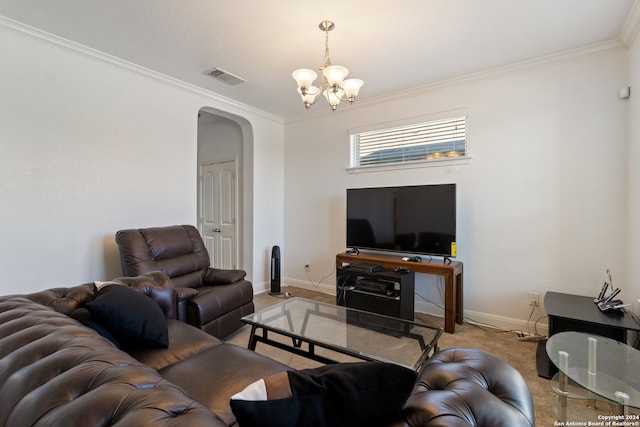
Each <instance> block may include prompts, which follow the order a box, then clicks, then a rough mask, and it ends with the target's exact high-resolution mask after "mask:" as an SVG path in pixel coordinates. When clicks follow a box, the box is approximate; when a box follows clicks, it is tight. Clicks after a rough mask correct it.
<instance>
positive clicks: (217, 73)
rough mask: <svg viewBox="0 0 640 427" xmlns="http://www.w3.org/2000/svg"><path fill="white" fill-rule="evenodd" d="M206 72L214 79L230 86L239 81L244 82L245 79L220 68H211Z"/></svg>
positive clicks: (237, 83)
mask: <svg viewBox="0 0 640 427" xmlns="http://www.w3.org/2000/svg"><path fill="white" fill-rule="evenodd" d="M207 74H209V75H210V76H211V77H215V78H216V79H218V80H220V81H222V82H225V83H226V84H228V85H232V86H234V85H239V84H240V83H244V82H246V80H244V79H242V78H240V77H238V76H235V75H233V74H231V73H230V72H228V71H225V70H222V69H220V68H214V69H213V70H211V71H208V72H207Z"/></svg>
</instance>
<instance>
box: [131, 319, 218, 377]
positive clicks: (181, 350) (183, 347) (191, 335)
mask: <svg viewBox="0 0 640 427" xmlns="http://www.w3.org/2000/svg"><path fill="white" fill-rule="evenodd" d="M167 329H168V331H169V347H167V348H148V347H137V348H131V349H127V352H128V353H129V354H130V355H132V356H133V357H135V358H136V359H138V360H139V361H140V362H142V363H144V364H145V365H147V366H149V367H151V368H153V369H155V370H156V371H159V370H160V369H163V368H166V367H167V366H170V365H173V364H174V363H176V362H180V361H181V360H184V359H186V358H188V357H190V356H193V355H194V354H197V353H200V352H201V351H203V350H205V349H207V348H210V347H215V346H217V345H220V344H222V341H220V340H219V339H218V338H216V337H214V336H213V335H209V334H208V333H206V332H205V331H203V330H201V329H198V328H196V327H194V326H191V325H188V324H186V323H184V322H182V321H180V320H175V319H169V320H167Z"/></svg>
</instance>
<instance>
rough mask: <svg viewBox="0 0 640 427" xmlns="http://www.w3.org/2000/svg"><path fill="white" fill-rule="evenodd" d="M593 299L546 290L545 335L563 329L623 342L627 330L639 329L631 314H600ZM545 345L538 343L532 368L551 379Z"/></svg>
mask: <svg viewBox="0 0 640 427" xmlns="http://www.w3.org/2000/svg"><path fill="white" fill-rule="evenodd" d="M593 298H594V297H593V296H590V297H588V296H581V295H571V294H563V293H560V292H547V293H546V294H545V295H544V309H545V311H546V312H547V315H548V316H549V336H552V335H553V334H557V333H558V332H566V331H576V332H588V333H591V334H596V335H601V336H603V337H607V338H611V339H614V340H616V341H620V342H622V343H626V342H627V331H630V330H631V331H640V325H638V324H637V323H636V322H635V321H634V320H633V319H632V318H631V316H620V315H617V314H606V313H603V312H602V311H600V309H599V308H598V307H597V306H596V305H595V304H594V302H593ZM545 345H546V340H545V341H540V343H539V344H538V349H537V352H536V367H537V369H538V375H539V376H540V377H543V378H551V377H553V375H554V374H555V373H556V372H557V368H556V367H555V366H553V364H552V363H549V358H548V357H547V353H546V351H545Z"/></svg>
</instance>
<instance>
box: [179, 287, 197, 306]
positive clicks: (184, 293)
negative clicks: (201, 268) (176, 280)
mask: <svg viewBox="0 0 640 427" xmlns="http://www.w3.org/2000/svg"><path fill="white" fill-rule="evenodd" d="M196 295H198V290H197V289H194V288H183V287H179V288H176V298H177V299H178V303H179V302H181V301H186V300H190V299H191V298H193V297H195V296H196Z"/></svg>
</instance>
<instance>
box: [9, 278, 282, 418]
mask: <svg viewBox="0 0 640 427" xmlns="http://www.w3.org/2000/svg"><path fill="white" fill-rule="evenodd" d="M116 280H117V281H120V282H122V284H125V285H128V286H130V287H132V288H135V289H136V290H138V291H140V292H142V293H144V294H146V295H148V296H149V297H151V298H153V299H154V300H156V301H157V302H158V303H159V305H160V307H161V308H162V310H163V312H164V314H165V316H166V317H167V318H168V320H167V326H168V331H169V347H168V348H166V349H163V348H160V349H155V348H153V349H146V348H140V349H133V350H129V353H126V352H124V351H122V350H120V349H117V348H116V347H115V346H114V345H113V344H112V343H111V341H109V340H107V339H106V338H103V337H102V336H101V335H100V334H98V333H97V332H96V331H94V330H93V329H91V328H88V327H86V326H83V325H82V324H81V323H79V322H78V321H76V320H74V319H73V318H71V317H69V316H68V314H70V313H71V312H73V310H75V309H76V308H78V307H82V306H83V305H84V304H85V303H87V302H88V301H90V300H91V299H92V298H93V296H94V292H95V289H94V285H93V283H91V284H84V285H80V286H75V287H70V288H55V289H48V290H45V291H41V292H37V293H34V294H30V295H15V296H4V297H0V396H1V397H0V426H7V427H9V426H10V427H21V426H47V427H49V426H60V427H72V426H83V427H84V426H110V425H116V426H123V427H129V426H131V427H145V426H189V427H191V426H196V427H197V426H214V427H217V426H228V425H232V424H234V423H235V418H234V416H233V413H232V412H231V409H230V406H229V398H230V396H231V395H232V394H233V393H236V392H238V391H240V390H242V388H244V387H245V386H247V385H248V384H250V383H251V382H253V381H255V380H256V379H257V378H261V377H263V376H269V375H273V374H275V373H278V372H282V371H284V370H287V369H290V368H289V367H287V366H285V365H283V364H281V363H279V362H276V361H275V360H272V359H270V358H267V357H264V356H261V355H259V354H257V353H255V352H253V351H250V350H248V349H246V348H242V347H238V346H235V345H232V344H224V343H223V342H222V341H220V340H219V339H217V338H215V337H213V336H211V335H209V334H207V333H205V332H204V331H202V330H200V329H198V328H194V327H193V326H191V325H188V324H186V323H184V322H182V321H178V320H175V319H171V316H172V310H173V309H174V307H175V304H174V302H175V296H174V291H173V289H172V288H171V286H170V284H169V278H168V277H167V276H166V275H165V274H164V273H159V272H158V273H150V274H148V275H144V276H140V277H133V278H121V279H116Z"/></svg>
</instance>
